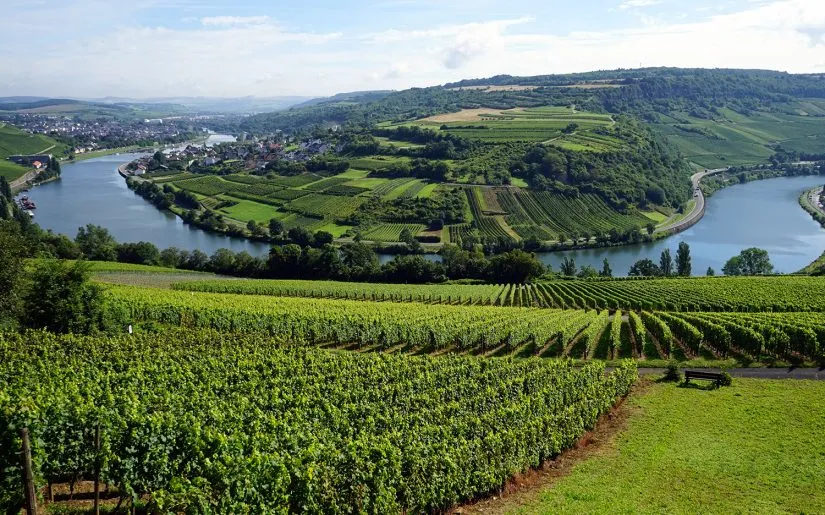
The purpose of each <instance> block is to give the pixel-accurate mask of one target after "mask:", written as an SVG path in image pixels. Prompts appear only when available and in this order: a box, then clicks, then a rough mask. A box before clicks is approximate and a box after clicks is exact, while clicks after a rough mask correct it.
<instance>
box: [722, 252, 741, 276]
mask: <svg viewBox="0 0 825 515" xmlns="http://www.w3.org/2000/svg"><path fill="white" fill-rule="evenodd" d="M722 273H723V274H725V275H742V256H733V257H732V258H730V259H728V261H727V262H726V263H725V266H723V267H722Z"/></svg>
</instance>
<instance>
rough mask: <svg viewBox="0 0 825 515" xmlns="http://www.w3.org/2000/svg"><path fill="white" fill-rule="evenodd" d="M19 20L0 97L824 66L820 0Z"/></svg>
mask: <svg viewBox="0 0 825 515" xmlns="http://www.w3.org/2000/svg"><path fill="white" fill-rule="evenodd" d="M146 1H148V0H146ZM636 1H640V0H636ZM85 2H86V4H87V5H88V6H89V10H88V11H84V12H83V13H79V12H73V13H65V12H62V11H61V12H60V15H61V16H74V17H77V18H78V19H79V20H78V23H84V21H83V20H84V19H85V20H87V22H88V23H90V24H91V23H92V22H94V24H96V25H100V23H99V20H100V19H103V18H94V17H93V16H92V14H90V13H94V12H95V10H96V9H97V10H99V9H100V7H99V6H100V5H101V4H100V3H99V2H98V0H85ZM631 12H632V11H631ZM46 14H47V15H48V13H46ZM81 14H82V15H83V16H81ZM706 14H707V13H706ZM706 14H704V15H703V16H706ZM49 16H51V15H49ZM55 16H57V14H55ZM101 17H105V19H106V20H107V21H108V20H110V19H111V13H104V14H101ZM12 18H13V19H12V20H9V19H8V17H7V18H6V19H0V44H2V45H3V47H4V48H12V49H13V51H12V52H0V70H3V73H0V95H4V94H10V95H14V94H33V95H37V94H43V95H57V96H78V97H93V96H106V95H112V94H116V95H120V96H147V97H148V96H169V95H209V96H242V95H258V96H272V95H279V94H300V95H318V94H332V93H336V92H341V91H354V90H363V89H402V88H408V87H411V86H427V85H433V84H441V83H444V82H449V81H455V80H459V79H464V78H473V77H485V76H491V75H497V74H503V73H509V74H513V75H534V74H547V73H567V72H579V71H588V70H597V69H614V68H619V67H625V68H627V67H637V66H639V65H643V66H684V67H732V68H769V69H778V70H785V71H790V72H825V59H823V56H825V1H823V0H772V1H767V2H762V3H758V4H749V5H747V6H746V7H745V8H743V9H741V10H740V11H739V12H732V13H731V12H729V13H726V14H716V15H713V16H707V17H705V18H703V19H701V20H698V21H697V20H694V21H683V22H680V23H667V22H665V21H663V20H661V19H656V20H653V19H650V20H648V21H649V23H648V24H645V23H643V21H642V20H641V19H640V18H639V16H638V14H637V16H635V17H634V19H636V20H637V22H636V23H637V26H636V27H632V28H622V29H616V30H600V31H592V30H591V31H579V32H570V33H562V32H550V31H549V30H538V29H536V28H535V27H536V26H539V23H542V24H547V25H543V26H549V27H551V28H553V29H550V30H556V31H558V30H561V29H560V28H559V27H556V26H555V25H554V24H553V20H552V19H545V18H538V19H537V20H536V22H537V23H535V24H533V23H530V22H531V21H532V19H530V18H511V19H499V20H492V21H483V22H478V23H455V24H443V25H436V26H433V27H429V28H427V27H424V28H417V29H414V30H410V29H404V30H401V29H397V30H383V31H377V32H371V33H368V34H362V35H358V34H351V33H349V34H348V33H346V32H344V31H346V30H347V29H346V27H341V28H340V29H337V28H336V29H335V30H336V32H329V31H328V32H321V33H315V32H308V31H303V30H296V29H294V28H291V27H288V26H283V25H281V24H280V23H278V22H277V21H276V20H274V19H271V18H265V17H257V16H252V17H231V16H230V17H227V16H214V17H209V18H200V17H199V18H197V19H195V20H193V21H194V22H195V23H190V24H188V25H186V24H184V25H183V27H182V28H175V29H172V28H159V27H141V26H135V25H128V24H125V23H123V22H117V21H112V22H111V23H110V24H109V25H107V26H111V27H113V29H112V32H109V33H102V34H101V33H100V32H99V31H93V30H85V29H84V30H83V31H82V32H81V31H80V30H79V29H77V28H76V26H75V25H71V26H67V27H66V28H65V30H66V31H69V30H71V31H72V32H71V34H72V36H71V37H62V36H63V33H60V34H57V35H56V36H55V37H54V38H52V39H51V40H50V38H49V34H44V35H43V37H42V38H35V39H34V40H31V39H30V40H27V41H30V43H29V44H27V45H18V44H16V43H15V41H17V40H19V39H20V38H23V37H25V36H26V35H27V34H28V33H30V30H31V28H30V26H23V27H20V28H16V26H15V25H12V24H14V23H17V22H16V21H14V17H12ZM124 19H128V18H124ZM49 20H51V18H49ZM204 20H210V21H208V22H206V21H204ZM47 24H48V25H50V26H52V25H54V26H60V27H63V26H62V25H60V24H51V23H47ZM83 27H84V28H85V27H86V26H85V25H84V26H83ZM61 30H64V29H62V28H61ZM339 30H340V31H342V32H337V31H339ZM76 33H77V35H75V34H76ZM58 36H60V37H58ZM27 70H38V72H37V74H36V76H35V74H34V73H33V72H31V71H27Z"/></svg>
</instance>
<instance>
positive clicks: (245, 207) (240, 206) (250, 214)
mask: <svg viewBox="0 0 825 515" xmlns="http://www.w3.org/2000/svg"><path fill="white" fill-rule="evenodd" d="M237 202H238V203H237V204H236V205H234V206H232V207H228V208H225V209H221V210H220V211H221V212H223V213H225V214H227V215H229V216H230V217H231V218H234V219H235V220H240V221H242V222H248V221H249V220H255V221H256V222H263V223H266V222H268V221H269V220H270V219H272V218H274V217H275V213H277V210H276V209H275V207H273V206H268V205H266V204H259V203H258V202H252V201H250V200H238V201H237Z"/></svg>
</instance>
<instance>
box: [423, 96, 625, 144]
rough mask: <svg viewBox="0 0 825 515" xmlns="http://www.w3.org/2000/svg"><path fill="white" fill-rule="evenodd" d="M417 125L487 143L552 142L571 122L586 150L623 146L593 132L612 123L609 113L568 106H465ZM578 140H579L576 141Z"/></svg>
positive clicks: (571, 141) (572, 140)
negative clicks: (579, 134) (592, 130)
mask: <svg viewBox="0 0 825 515" xmlns="http://www.w3.org/2000/svg"><path fill="white" fill-rule="evenodd" d="M414 123H415V124H417V125H421V126H424V127H429V128H433V129H438V130H444V131H446V132H449V133H450V134H456V135H458V136H461V137H464V138H468V139H475V140H480V141H487V142H496V143H508V142H514V141H537V142H538V141H549V140H553V139H555V138H559V137H560V136H562V135H563V133H562V129H564V128H565V127H567V126H568V125H569V124H571V123H575V124H576V125H577V126H578V129H577V133H578V132H581V133H583V134H585V135H583V136H580V138H579V139H578V140H576V139H575V138H573V139H571V140H570V142H569V144H570V145H573V144H578V145H579V146H582V147H585V149H586V150H593V151H604V150H611V149H614V148H616V147H620V146H621V143H620V142H619V140H617V139H614V138H611V137H609V136H600V135H596V134H594V133H592V132H591V129H594V128H596V127H607V126H610V125H612V124H613V120H612V119H611V117H610V116H609V115H606V114H598V113H589V112H582V111H576V110H574V109H570V108H567V107H554V106H546V107H531V108H517V109H508V110H494V109H464V110H462V111H459V112H456V113H448V114H442V115H438V116H433V117H430V118H423V119H421V120H418V121H416V122H414ZM577 142H578V143H577Z"/></svg>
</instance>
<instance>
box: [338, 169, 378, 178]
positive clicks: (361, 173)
mask: <svg viewBox="0 0 825 515" xmlns="http://www.w3.org/2000/svg"><path fill="white" fill-rule="evenodd" d="M369 174H370V172H369V170H355V169H353V168H350V169H349V170H347V171H346V172H344V173H339V174H338V175H336V177H347V178H349V179H363V178H364V177H366V176H367V175H369Z"/></svg>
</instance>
